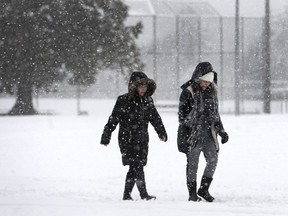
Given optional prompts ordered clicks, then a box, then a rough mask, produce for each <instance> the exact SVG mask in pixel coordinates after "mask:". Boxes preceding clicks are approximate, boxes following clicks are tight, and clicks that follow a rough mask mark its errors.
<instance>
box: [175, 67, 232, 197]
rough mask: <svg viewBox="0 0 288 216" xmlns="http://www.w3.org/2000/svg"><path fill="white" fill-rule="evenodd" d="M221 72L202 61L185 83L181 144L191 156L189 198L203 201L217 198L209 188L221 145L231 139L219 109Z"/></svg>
mask: <svg viewBox="0 0 288 216" xmlns="http://www.w3.org/2000/svg"><path fill="white" fill-rule="evenodd" d="M216 84H217V73H216V72H215V71H214V70H213V67H212V65H211V64H210V63H209V62H201V63H199V64H198V65H197V67H196V69H195V71H194V72H193V75H192V78H191V79H190V80H189V81H188V82H186V83H185V84H184V85H182V86H181V88H182V93H181V95H180V103H179V112H178V117H179V128H178V137H177V144H178V149H179V151H180V152H183V153H185V154H186V156H187V168H186V178H187V187H188V192H189V199H188V200H189V201H201V198H200V197H202V198H203V199H205V200H206V201H208V202H213V200H214V197H213V196H211V195H210V193H209V191H208V189H209V187H210V184H211V182H212V180H213V175H214V172H215V170H216V167H217V162H218V151H219V145H218V141H217V135H220V136H221V138H222V139H221V142H222V143H226V142H227V141H228V134H227V133H226V132H225V130H224V127H223V124H222V121H221V118H220V115H219V112H218V98H217V91H216ZM201 152H203V154H204V157H205V160H206V167H205V170H204V173H203V176H202V179H201V184H200V188H199V190H198V192H197V171H198V163H199V158H200V154H201Z"/></svg>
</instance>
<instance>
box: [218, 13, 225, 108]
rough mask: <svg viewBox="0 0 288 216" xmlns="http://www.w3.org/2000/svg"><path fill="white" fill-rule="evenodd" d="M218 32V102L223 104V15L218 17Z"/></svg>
mask: <svg viewBox="0 0 288 216" xmlns="http://www.w3.org/2000/svg"><path fill="white" fill-rule="evenodd" d="M219 25H220V26H219V32H220V74H219V80H218V83H219V82H220V102H221V103H220V104H221V105H222V104H223V100H224V98H223V84H224V79H223V77H224V76H223V71H224V44H223V17H220V19H219Z"/></svg>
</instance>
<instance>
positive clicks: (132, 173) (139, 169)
mask: <svg viewBox="0 0 288 216" xmlns="http://www.w3.org/2000/svg"><path fill="white" fill-rule="evenodd" d="M127 178H128V179H133V180H134V181H136V180H142V181H144V180H145V176H144V166H143V165H142V164H140V163H131V164H130V166H129V170H128V172H127Z"/></svg>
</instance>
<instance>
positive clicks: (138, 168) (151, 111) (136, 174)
mask: <svg viewBox="0 0 288 216" xmlns="http://www.w3.org/2000/svg"><path fill="white" fill-rule="evenodd" d="M155 90H156V83H155V82H154V81H153V80H152V79H149V78H148V77H147V76H146V74H144V73H143V72H133V73H132V75H131V77H130V81H129V85H128V93H126V94H124V95H121V96H119V97H118V99H117V102H116V104H115V106H114V109H113V111H112V114H111V115H110V117H109V120H108V122H107V124H106V125H105V127H104V131H103V134H102V138H101V144H103V145H108V144H109V142H110V138H111V134H112V132H113V131H114V130H115V128H116V126H117V125H118V123H119V134H118V142H119V146H120V151H121V154H122V163H123V165H124V166H125V165H129V171H128V173H127V176H126V181H125V189H124V195H123V200H132V197H131V192H132V190H133V187H134V184H135V183H136V185H137V187H138V190H139V192H140V197H141V199H145V200H150V199H156V197H155V196H151V195H149V194H148V193H147V190H146V183H145V176H144V166H145V165H146V164H147V156H148V142H149V135H148V124H149V122H150V123H151V124H152V126H153V127H154V129H155V130H156V132H157V134H158V136H159V138H160V140H161V141H164V142H166V141H167V133H166V130H165V127H164V125H163V123H162V119H161V117H160V115H159V113H158V112H157V110H156V108H155V106H154V102H153V99H152V97H151V96H152V94H153V93H154V91H155Z"/></svg>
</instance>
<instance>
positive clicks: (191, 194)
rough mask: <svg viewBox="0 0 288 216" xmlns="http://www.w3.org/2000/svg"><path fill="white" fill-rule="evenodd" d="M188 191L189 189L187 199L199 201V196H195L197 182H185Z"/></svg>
mask: <svg viewBox="0 0 288 216" xmlns="http://www.w3.org/2000/svg"><path fill="white" fill-rule="evenodd" d="M187 187H188V191H189V199H188V201H194V202H200V201H201V198H200V197H198V196H197V193H196V188H197V182H196V181H193V182H188V183H187Z"/></svg>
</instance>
